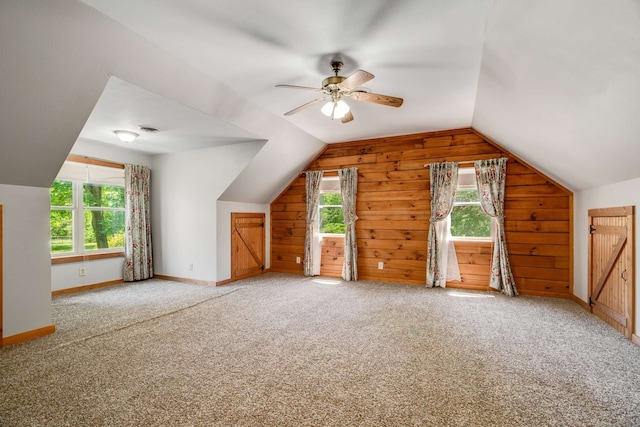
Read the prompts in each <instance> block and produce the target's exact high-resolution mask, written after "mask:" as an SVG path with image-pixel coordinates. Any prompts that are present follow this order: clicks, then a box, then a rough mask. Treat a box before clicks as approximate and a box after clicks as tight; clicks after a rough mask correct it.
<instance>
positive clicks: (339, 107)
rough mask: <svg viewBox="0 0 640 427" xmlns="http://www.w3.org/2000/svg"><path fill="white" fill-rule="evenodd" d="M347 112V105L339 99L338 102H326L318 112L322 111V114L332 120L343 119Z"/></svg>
mask: <svg viewBox="0 0 640 427" xmlns="http://www.w3.org/2000/svg"><path fill="white" fill-rule="evenodd" d="M349 110H350V108H349V104H347V103H346V102H344V101H343V100H341V99H339V100H338V101H329V102H327V103H326V104H324V107H322V109H321V110H320V111H322V114H324V115H325V116H327V117H329V118H331V120H333V119H341V118H343V117H344V116H345V115H346V114H347V113H348V112H349Z"/></svg>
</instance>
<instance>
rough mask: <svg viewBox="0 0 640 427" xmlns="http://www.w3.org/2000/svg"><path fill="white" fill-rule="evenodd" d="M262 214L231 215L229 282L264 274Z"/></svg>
mask: <svg viewBox="0 0 640 427" xmlns="http://www.w3.org/2000/svg"><path fill="white" fill-rule="evenodd" d="M264 221H265V215H264V213H231V280H240V279H246V278H247V277H251V276H256V275H258V274H262V273H263V272H264V260H265V226H264V225H265V224H264Z"/></svg>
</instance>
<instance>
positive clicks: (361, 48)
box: [83, 0, 489, 142]
mask: <svg viewBox="0 0 640 427" xmlns="http://www.w3.org/2000/svg"><path fill="white" fill-rule="evenodd" d="M83 1H84V2H85V3H87V4H89V5H91V6H93V7H94V8H96V9H98V10H99V11H101V12H102V13H104V14H106V15H108V16H109V17H111V18H113V19H115V20H116V21H118V22H120V23H121V24H123V25H124V26H126V27H128V28H129V29H131V30H132V31H135V32H137V33H139V34H141V35H142V36H143V37H145V38H146V39H148V40H150V41H151V42H152V43H155V44H157V45H158V46H160V47H162V49H164V50H166V51H168V52H169V53H171V54H172V55H175V56H176V57H178V58H180V59H182V60H184V61H185V62H187V63H189V64H190V65H192V66H194V67H195V68H197V69H198V70H200V71H202V72H204V73H206V74H208V75H210V76H212V77H214V78H216V79H217V80H219V81H221V82H224V83H225V84H226V85H228V86H230V87H231V89H232V90H234V91H235V92H237V93H238V94H240V95H241V96H243V97H246V98H248V99H249V100H250V101H251V102H252V103H255V104H257V105H259V106H261V107H263V108H265V109H266V110H268V111H270V112H272V113H274V114H276V115H279V116H282V115H283V114H284V113H285V112H287V111H289V110H291V109H293V108H295V107H297V106H299V105H301V104H304V103H306V102H308V101H311V100H313V99H314V98H317V97H318V96H317V94H316V93H314V92H310V91H298V90H291V89H282V88H276V87H275V85H276V84H281V83H284V84H294V85H302V86H311V87H318V88H319V87H321V83H322V80H323V79H324V78H325V77H327V76H330V75H332V74H333V73H332V71H331V68H330V65H329V63H330V60H331V58H332V57H334V56H335V55H336V54H339V56H341V57H342V59H343V62H344V68H343V72H342V73H341V74H342V75H345V76H346V75H349V74H350V73H351V72H353V71H355V70H356V69H364V70H366V71H369V72H371V73H372V74H374V75H375V78H374V79H373V80H371V81H370V82H368V83H367V84H366V85H365V86H366V88H367V89H369V90H370V91H371V92H374V93H380V94H384V95H391V96H397V97H401V98H404V105H403V106H402V107H400V108H399V109H395V108H393V107H386V106H382V105H377V104H370V103H363V102H356V101H351V102H350V104H351V107H352V112H353V115H354V116H355V120H354V121H353V122H351V123H348V124H342V123H340V121H338V120H336V121H334V122H332V121H331V120H330V119H328V118H326V117H325V116H323V115H322V114H321V113H320V107H321V106H322V105H321V104H318V105H316V106H314V107H312V108H309V109H306V110H304V111H302V112H299V113H298V114H296V115H294V116H291V117H287V120H289V121H290V122H291V123H293V124H295V125H296V126H298V127H300V128H301V129H303V130H304V131H306V132H307V133H309V134H311V135H313V136H315V137H317V138H319V139H321V140H323V141H325V142H338V141H346V140H355V139H363V138H370V137H377V136H384V135H392V134H404V133H410V132H422V131H426V130H439V129H451V128H458V127H465V126H470V125H471V120H472V116H473V106H474V103H475V93H476V88H477V83H478V75H479V71H480V62H481V59H482V40H483V34H484V17H485V16H486V14H487V7H488V3H489V0H458V1H455V2H450V1H424V0H419V1H395V0H391V1H390V0H367V1H343V0H325V1H304V2H285V1H283V0H261V1H255V0H251V1H247V0H222V1H221V0H216V1H209V0H187V1H184V0H161V1H158V0H137V1H127V2H113V1H111V0H83Z"/></svg>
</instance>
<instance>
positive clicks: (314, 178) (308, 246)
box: [303, 171, 322, 276]
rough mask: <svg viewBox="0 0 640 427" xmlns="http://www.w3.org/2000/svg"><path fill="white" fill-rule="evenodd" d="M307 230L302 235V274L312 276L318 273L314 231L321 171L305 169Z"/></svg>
mask: <svg viewBox="0 0 640 427" xmlns="http://www.w3.org/2000/svg"><path fill="white" fill-rule="evenodd" d="M305 175H306V188H307V217H306V219H307V231H306V233H305V236H304V265H303V268H304V275H305V276H314V275H317V274H320V266H319V263H317V262H315V258H316V257H315V256H314V252H315V251H314V248H315V246H316V245H315V244H314V243H315V240H317V238H318V237H317V233H315V223H316V218H317V216H318V204H319V202H320V183H321V182H322V171H307V172H305Z"/></svg>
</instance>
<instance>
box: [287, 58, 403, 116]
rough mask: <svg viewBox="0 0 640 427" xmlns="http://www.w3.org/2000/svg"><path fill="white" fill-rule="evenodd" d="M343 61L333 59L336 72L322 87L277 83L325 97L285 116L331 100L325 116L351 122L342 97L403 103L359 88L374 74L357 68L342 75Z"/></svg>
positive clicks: (395, 103)
mask: <svg viewBox="0 0 640 427" xmlns="http://www.w3.org/2000/svg"><path fill="white" fill-rule="evenodd" d="M342 65H343V64H342V61H332V62H331V69H332V70H333V72H334V73H335V75H333V76H329V77H327V78H326V79H324V80H323V81H322V87H321V88H314V87H308V86H295V85H276V87H284V88H289V89H304V90H312V91H315V92H322V93H323V94H324V96H323V97H321V98H317V99H315V100H313V101H310V102H307V103H306V104H303V105H301V106H299V107H297V108H294V109H293V110H291V111H288V112H286V113H285V114H284V115H285V116H291V115H293V114H295V113H297V112H299V111H302V110H304V109H305V108H307V107H310V106H312V105H314V104H317V103H319V102H322V101H325V100H327V99H328V100H329V102H327V103H326V104H325V105H324V106H323V107H322V109H321V110H320V111H322V114H324V115H325V116H327V117H329V118H331V119H332V120H334V119H340V120H341V122H342V123H349V122H350V121H352V120H353V114H352V113H351V109H350V108H349V104H347V103H346V102H345V101H344V100H343V99H342V98H343V97H346V98H351V99H353V100H356V101H361V102H373V103H375V104H381V105H387V106H390V107H400V106H401V105H402V103H403V101H404V100H403V99H402V98H396V97H394V96H388V95H379V94H376V93H369V92H367V91H364V90H362V89H361V90H357V88H358V87H359V86H361V85H363V84H365V83H366V82H368V81H369V80H371V79H373V77H374V75H373V74H371V73H369V72H367V71H364V70H357V71H355V72H354V73H353V74H351V75H350V76H349V77H343V76H340V75H339V74H338V73H339V72H340V69H341V68H342Z"/></svg>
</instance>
